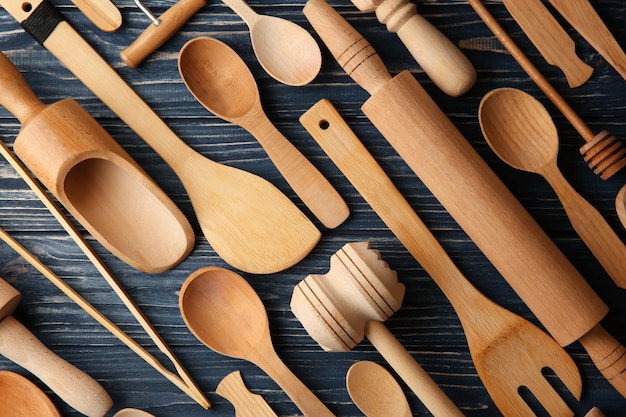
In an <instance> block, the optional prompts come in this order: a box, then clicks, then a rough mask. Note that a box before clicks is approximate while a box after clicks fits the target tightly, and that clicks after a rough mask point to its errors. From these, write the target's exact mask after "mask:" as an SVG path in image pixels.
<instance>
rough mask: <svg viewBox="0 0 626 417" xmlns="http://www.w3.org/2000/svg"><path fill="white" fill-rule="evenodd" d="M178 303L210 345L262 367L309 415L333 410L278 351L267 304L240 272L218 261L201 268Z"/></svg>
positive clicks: (193, 328)
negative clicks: (281, 357)
mask: <svg viewBox="0 0 626 417" xmlns="http://www.w3.org/2000/svg"><path fill="white" fill-rule="evenodd" d="M179 305H180V311H181V313H182V316H183V319H184V320H185V323H186V324H187V327H189V329H190V330H191V332H192V333H193V334H194V335H195V336H196V337H197V338H198V339H199V340H200V341H201V342H202V343H204V344H205V345H206V346H208V347H209V348H210V349H212V350H214V351H216V352H218V353H221V354H222V355H226V356H230V357H234V358H239V359H246V360H248V361H250V362H252V363H254V364H255V365H257V366H258V367H260V368H261V369H263V370H264V371H265V372H266V373H267V374H268V375H269V376H270V377H272V378H273V379H274V381H276V383H277V384H278V385H279V386H280V387H281V388H282V389H283V390H284V391H285V392H286V393H287V395H289V397H290V398H291V399H292V400H293V402H294V403H295V404H296V405H297V406H298V407H299V408H300V410H301V411H302V412H303V413H304V415H305V416H310V417H331V416H333V414H332V413H331V412H330V411H329V410H328V408H326V406H325V405H324V404H323V403H322V402H321V401H320V400H319V399H318V398H317V397H316V396H315V395H314V394H313V393H312V392H311V391H310V390H309V389H308V388H307V387H306V386H305V385H304V384H303V383H302V382H301V381H300V380H299V379H298V378H297V377H296V376H295V375H294V374H293V373H292V372H291V371H290V370H289V368H287V366H285V364H284V363H283V362H282V361H281V360H280V358H279V357H278V355H277V354H276V351H275V350H274V347H273V346H272V340H271V338H270V330H269V323H268V322H269V320H268V318H267V313H266V311H265V307H264V306H263V303H262V302H261V300H260V299H259V296H258V295H257V294H256V292H255V291H254V289H253V288H252V287H251V286H250V284H248V282H247V281H246V280H245V279H243V278H242V277H241V276H240V275H238V274H236V273H234V272H232V271H229V270H227V269H223V268H219V267H206V268H202V269H200V270H198V271H196V272H194V273H193V274H191V276H189V278H187V280H186V281H185V283H184V284H183V286H182V288H181V290H180V300H179ZM233 329H239V331H233Z"/></svg>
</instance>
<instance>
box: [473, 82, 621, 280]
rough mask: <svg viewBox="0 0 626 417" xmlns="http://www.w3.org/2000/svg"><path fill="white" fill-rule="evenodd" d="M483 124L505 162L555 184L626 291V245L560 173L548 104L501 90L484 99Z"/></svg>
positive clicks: (587, 238) (592, 247)
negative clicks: (546, 105) (544, 105)
mask: <svg viewBox="0 0 626 417" xmlns="http://www.w3.org/2000/svg"><path fill="white" fill-rule="evenodd" d="M479 119H480V126H481V129H482V131H483V135H484V136H485V139H486V140H487V143H488V144H489V146H491V148H492V149H493V150H494V152H495V153H496V154H497V155H498V156H499V157H500V158H501V159H502V160H503V161H505V162H506V163H508V164H509V165H511V166H512V167H514V168H517V169H521V170H524V171H528V172H534V173H537V174H540V175H542V176H543V177H544V178H545V179H546V180H547V181H548V182H549V183H550V185H551V186H552V188H553V189H554V191H555V192H556V194H557V196H558V197H559V200H560V201H561V203H562V204H563V208H564V209H565V212H566V213H567V216H568V217H569V219H570V221H571V223H572V226H573V227H574V230H576V232H577V233H578V234H579V235H580V237H581V238H582V240H583V241H584V242H585V243H586V244H587V246H588V247H589V249H590V250H591V252H593V254H594V255H595V257H596V258H597V259H598V261H599V262H600V263H601V264H602V266H603V267H604V269H605V270H606V271H607V273H608V274H609V275H610V276H611V278H612V279H613V281H614V282H615V283H616V284H617V285H618V286H620V287H622V288H626V246H625V245H624V243H623V242H622V241H621V239H620V238H619V237H618V236H617V235H616V234H615V232H614V231H613V229H611V227H610V226H609V225H608V223H607V222H606V220H605V219H604V218H603V217H602V215H601V214H600V213H599V212H598V211H597V210H596V209H595V208H594V207H593V206H592V205H591V204H589V202H588V201H586V200H585V199H584V198H583V197H582V196H581V195H580V194H578V193H577V192H576V190H574V188H573V187H572V186H571V185H570V184H569V183H568V182H567V180H566V179H565V178H564V177H563V175H562V174H561V172H560V171H559V168H558V166H557V154H558V150H559V138H558V133H557V130H556V126H555V125H554V123H553V122H552V119H551V117H550V114H549V113H548V111H547V110H546V109H545V108H544V107H543V105H542V104H541V103H540V102H539V101H538V100H536V99H535V98H534V97H532V96H531V95H529V94H527V93H525V92H523V91H520V90H516V89H512V88H503V89H497V90H494V91H492V92H490V93H488V94H487V95H486V96H485V97H484V98H483V100H482V102H481V104H480V108H479Z"/></svg>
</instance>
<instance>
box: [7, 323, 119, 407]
mask: <svg viewBox="0 0 626 417" xmlns="http://www.w3.org/2000/svg"><path fill="white" fill-rule="evenodd" d="M0 354H2V355H4V356H5V357H7V358H8V359H10V360H12V361H13V362H15V363H17V364H18V365H20V366H22V367H24V368H26V369H27V370H29V371H30V372H32V373H33V374H35V375H36V376H37V377H38V378H39V379H41V381H42V382H43V383H44V384H46V385H47V386H48V387H49V388H50V389H51V390H52V391H54V392H55V393H56V394H57V395H58V396H59V397H60V398H61V399H63V401H65V402H66V403H67V404H69V405H70V406H72V408H74V409H75V410H76V411H79V412H80V413H82V414H84V415H86V416H89V417H102V416H104V415H105V414H106V413H107V411H108V410H109V409H110V408H111V407H112V406H113V400H112V399H111V397H109V394H107V392H106V391H105V390H104V388H102V386H101V385H100V384H98V382H97V381H96V380H94V379H93V378H91V377H90V376H89V375H87V374H86V373H84V372H83V371H81V370H80V369H78V368H76V367H75V366H74V365H71V364H70V363H68V362H66V361H65V360H63V359H61V358H60V357H59V356H57V355H56V354H55V353H53V352H52V351H51V350H49V349H48V348H47V347H46V346H44V344H43V343H41V342H40V341H39V339H37V338H36V337H35V336H34V335H33V334H32V333H31V332H30V331H29V330H28V329H26V328H25V327H24V326H23V325H22V324H21V323H20V322H19V321H17V320H15V319H14V318H13V317H12V316H9V317H7V318H5V319H4V320H2V321H1V322H0Z"/></svg>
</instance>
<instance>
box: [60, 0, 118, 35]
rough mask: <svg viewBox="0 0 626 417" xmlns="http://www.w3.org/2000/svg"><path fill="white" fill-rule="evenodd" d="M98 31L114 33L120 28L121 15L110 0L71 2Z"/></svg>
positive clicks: (75, 0)
mask: <svg viewBox="0 0 626 417" xmlns="http://www.w3.org/2000/svg"><path fill="white" fill-rule="evenodd" d="M72 3H74V4H75V5H76V7H78V8H79V9H80V11H81V12H83V14H84V15H85V16H87V18H88V19H89V20H90V21H91V22H92V23H93V24H94V25H96V27H97V28H98V29H100V30H103V31H105V32H115V31H116V30H118V29H119V28H120V26H122V13H121V12H120V10H119V9H118V8H117V6H115V4H113V2H112V1H111V0H72Z"/></svg>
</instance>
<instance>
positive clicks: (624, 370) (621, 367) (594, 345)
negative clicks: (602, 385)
mask: <svg viewBox="0 0 626 417" xmlns="http://www.w3.org/2000/svg"><path fill="white" fill-rule="evenodd" d="M578 341H579V342H580V343H581V344H582V345H583V347H584V348H585V350H586V351H587V353H588V354H589V357H590V358H591V360H592V361H593V363H594V365H596V367H597V368H598V370H599V371H600V373H602V375H603V376H604V377H605V378H606V379H607V381H609V383H610V384H611V385H613V387H614V388H615V389H616V390H617V391H618V392H619V393H620V394H622V395H623V396H625V397H626V347H624V345H622V344H621V343H620V342H618V341H617V340H616V339H615V338H614V337H613V336H612V335H610V334H609V332H607V331H606V330H605V329H604V328H603V327H602V325H600V324H598V325H597V326H596V327H594V328H593V329H591V330H590V331H589V332H588V333H587V334H585V335H584V336H583V337H581V338H580V339H578Z"/></svg>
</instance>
